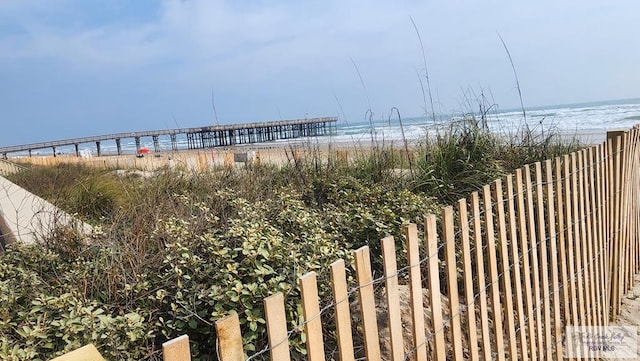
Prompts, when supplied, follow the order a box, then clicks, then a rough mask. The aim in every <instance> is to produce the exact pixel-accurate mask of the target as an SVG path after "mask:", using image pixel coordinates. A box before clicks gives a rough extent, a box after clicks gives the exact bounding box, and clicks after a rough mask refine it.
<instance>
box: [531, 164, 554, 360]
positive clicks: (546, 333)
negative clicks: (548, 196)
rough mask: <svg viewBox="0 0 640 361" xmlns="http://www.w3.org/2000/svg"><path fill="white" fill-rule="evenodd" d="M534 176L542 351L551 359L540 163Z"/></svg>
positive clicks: (548, 289) (548, 290) (548, 294)
mask: <svg viewBox="0 0 640 361" xmlns="http://www.w3.org/2000/svg"><path fill="white" fill-rule="evenodd" d="M534 168H535V177H536V187H535V190H536V211H537V216H536V218H537V221H538V226H537V228H538V239H539V242H538V250H539V252H540V279H541V281H542V285H541V286H542V287H541V295H542V321H543V322H542V325H543V331H544V351H545V359H547V360H551V359H552V357H553V345H552V341H551V294H550V293H551V289H550V287H549V266H548V255H547V242H548V240H547V229H546V220H545V213H546V212H545V203H544V190H543V188H544V187H543V184H542V164H541V163H540V162H536V163H535V164H534Z"/></svg>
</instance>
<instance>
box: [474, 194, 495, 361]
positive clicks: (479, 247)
mask: <svg viewBox="0 0 640 361" xmlns="http://www.w3.org/2000/svg"><path fill="white" fill-rule="evenodd" d="M471 211H472V217H473V241H474V243H475V246H476V251H475V256H476V272H477V282H478V302H479V303H480V327H481V330H482V356H483V358H484V359H485V360H492V359H493V354H492V352H491V332H490V331H489V306H488V305H487V280H486V275H485V271H484V268H485V261H484V249H483V248H484V247H483V244H484V241H483V239H482V218H481V213H480V196H479V194H478V192H473V193H471Z"/></svg>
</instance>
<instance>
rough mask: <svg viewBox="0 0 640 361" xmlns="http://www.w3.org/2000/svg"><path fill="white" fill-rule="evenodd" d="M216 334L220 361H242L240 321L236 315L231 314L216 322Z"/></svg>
mask: <svg viewBox="0 0 640 361" xmlns="http://www.w3.org/2000/svg"><path fill="white" fill-rule="evenodd" d="M216 334H217V337H218V356H219V357H220V361H242V360H244V350H243V349H242V334H241V333H240V320H239V319H238V314H237V313H235V312H233V313H231V314H230V315H229V316H227V317H224V318H221V319H219V320H218V321H216Z"/></svg>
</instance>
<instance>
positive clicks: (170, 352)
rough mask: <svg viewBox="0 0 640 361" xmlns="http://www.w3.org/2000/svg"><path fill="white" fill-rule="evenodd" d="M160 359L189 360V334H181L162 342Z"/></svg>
mask: <svg viewBox="0 0 640 361" xmlns="http://www.w3.org/2000/svg"><path fill="white" fill-rule="evenodd" d="M162 359H163V360H164V361H191V349H190V348H189V336H188V335H182V336H180V337H176V338H174V339H173V340H169V341H167V342H165V343H163V344H162Z"/></svg>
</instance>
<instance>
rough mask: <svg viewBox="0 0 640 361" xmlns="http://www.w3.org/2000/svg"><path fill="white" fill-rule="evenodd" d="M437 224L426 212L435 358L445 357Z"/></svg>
mask: <svg viewBox="0 0 640 361" xmlns="http://www.w3.org/2000/svg"><path fill="white" fill-rule="evenodd" d="M437 230H438V225H437V222H436V216H435V215H433V214H428V215H426V216H425V218H424V233H425V241H426V245H425V246H426V247H425V248H426V251H427V254H426V255H427V268H428V270H429V273H428V276H429V277H428V280H429V303H430V306H431V327H432V332H434V335H433V337H434V340H435V341H434V344H435V347H434V353H435V355H434V356H435V359H436V360H438V361H445V360H446V359H447V354H446V349H445V342H444V323H443V321H442V299H441V293H440V270H439V268H438V265H439V259H438V231H437Z"/></svg>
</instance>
